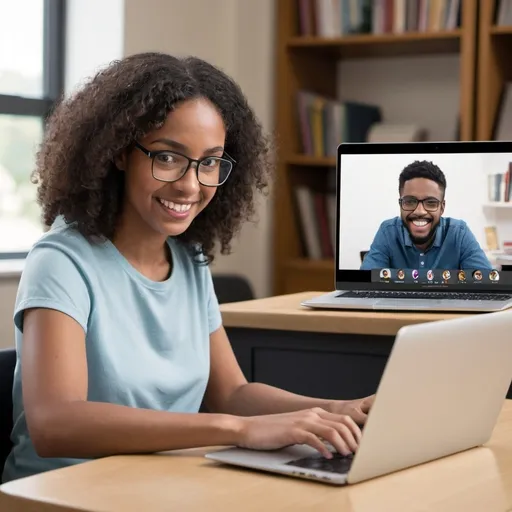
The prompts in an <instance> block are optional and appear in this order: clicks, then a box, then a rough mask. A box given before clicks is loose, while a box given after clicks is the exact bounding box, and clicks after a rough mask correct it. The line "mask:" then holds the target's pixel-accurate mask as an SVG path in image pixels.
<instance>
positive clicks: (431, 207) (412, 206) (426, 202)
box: [398, 196, 441, 212]
mask: <svg viewBox="0 0 512 512" xmlns="http://www.w3.org/2000/svg"><path fill="white" fill-rule="evenodd" d="M398 202H399V204H400V206H401V207H402V210H404V211H406V212H413V211H414V210H416V208H418V204H419V203H421V204H422V205H423V208H425V211H427V212H435V211H437V209H438V208H439V205H440V204H441V201H439V199H436V198H435V197H427V198H426V199H418V198H417V197H414V196H404V197H401V198H400V199H399V200H398Z"/></svg>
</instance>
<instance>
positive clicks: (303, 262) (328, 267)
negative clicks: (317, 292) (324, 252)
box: [286, 258, 334, 279]
mask: <svg viewBox="0 0 512 512" xmlns="http://www.w3.org/2000/svg"><path fill="white" fill-rule="evenodd" d="M286 267H287V268H288V269H291V270H299V271H301V272H303V271H310V272H311V271H313V272H330V273H331V274H332V276H333V279H334V260H310V259H308V258H295V259H292V260H289V261H288V262H287V263H286Z"/></svg>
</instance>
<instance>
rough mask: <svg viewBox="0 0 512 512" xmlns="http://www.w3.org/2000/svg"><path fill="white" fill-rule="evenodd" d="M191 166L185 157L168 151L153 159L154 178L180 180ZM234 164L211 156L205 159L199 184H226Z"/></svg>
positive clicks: (200, 170) (201, 166)
mask: <svg viewBox="0 0 512 512" xmlns="http://www.w3.org/2000/svg"><path fill="white" fill-rule="evenodd" d="M188 165H189V161H188V159H187V158H186V157H184V156H183V155H180V154H177V153H173V152H172V151H166V152H165V153H159V154H157V155H155V157H154V159H153V176H154V177H155V178H156V179H158V180H162V181H176V180H179V179H180V178H181V177H182V176H183V174H184V173H185V171H186V170H187V167H188ZM232 167H233V164H232V163H231V162H230V161H229V160H226V159H225V158H220V157H217V156H210V157H206V158H204V159H203V160H202V161H201V162H200V164H199V167H198V173H197V175H198V180H199V183H202V184H203V185H208V186H215V185H219V184H222V183H224V181H226V179H227V177H228V176H229V173H230V172H231V169H232Z"/></svg>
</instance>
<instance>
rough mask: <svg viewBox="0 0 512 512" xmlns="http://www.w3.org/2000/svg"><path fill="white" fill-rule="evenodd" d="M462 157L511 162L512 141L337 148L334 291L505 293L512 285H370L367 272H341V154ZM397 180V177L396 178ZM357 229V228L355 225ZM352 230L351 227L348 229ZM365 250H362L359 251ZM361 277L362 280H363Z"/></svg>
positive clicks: (351, 144) (348, 144) (353, 144)
mask: <svg viewBox="0 0 512 512" xmlns="http://www.w3.org/2000/svg"><path fill="white" fill-rule="evenodd" d="M446 153H451V154H457V153H460V154H464V153H510V154H511V162H512V141H461V142H430V141H429V142H345V143H342V144H340V145H339V146H338V151H337V158H336V198H337V201H336V250H335V286H336V290H408V291H411V290H413V291H418V290H432V291H435V290H440V291H459V292H461V293H463V292H469V291H471V292H473V293H474V292H475V291H481V292H489V291H493V292H495V293H506V292H511V291H512V285H511V286H506V285H504V284H484V283H482V284H474V285H473V284H466V285H464V286H460V285H457V284H453V285H438V286H436V285H432V284H414V283H413V284H410V285H409V284H405V283H379V282H375V281H374V282H372V281H371V275H370V272H371V271H369V270H355V269H354V270H344V269H340V268H339V267H340V256H341V255H340V250H339V248H340V225H341V223H342V222H343V220H342V219H341V172H342V171H341V160H342V156H343V155H372V154H373V155H379V154H380V155H383V154H432V155H435V154H446ZM397 180H398V177H397ZM354 228H355V229H357V225H356V224H354ZM351 229H352V228H351ZM362 249H364V248H362ZM363 276H365V278H364V279H363Z"/></svg>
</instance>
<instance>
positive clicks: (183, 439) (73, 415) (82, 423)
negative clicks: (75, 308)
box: [21, 308, 361, 458]
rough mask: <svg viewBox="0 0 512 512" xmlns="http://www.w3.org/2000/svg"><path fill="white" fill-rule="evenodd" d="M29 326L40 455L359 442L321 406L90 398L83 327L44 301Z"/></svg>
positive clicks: (34, 434)
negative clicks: (143, 405) (268, 407)
mask: <svg viewBox="0 0 512 512" xmlns="http://www.w3.org/2000/svg"><path fill="white" fill-rule="evenodd" d="M23 326H24V330H23V348H22V355H21V361H22V362H21V364H22V380H23V401H24V405H25V413H26V419H27V426H28V430H29V433H30V437H31V439H32V442H33V444H34V447H35V449H36V452H37V453H38V455H39V456H42V457H74V458H75V457H76V458H92V457H101V456H106V455H115V454H121V453H125V454H126V453H145V452H160V451H165V450H174V449H180V448H193V447H198V446H214V445H238V446H244V447H247V448H253V449H277V448H281V447H283V446H289V445H292V444H309V445H310V446H312V447H314V448H316V449H317V450H318V451H319V452H321V453H323V454H324V455H325V456H326V457H331V454H330V452H329V451H328V449H327V447H326V446H325V445H324V443H323V442H322V441H321V440H320V438H323V439H325V440H327V441H329V442H330V443H331V444H332V445H333V446H334V447H335V448H336V449H337V450H338V451H339V452H340V453H349V452H350V451H355V450H356V449H357V445H358V443H359V439H360V435H361V432H360V430H359V428H358V427H357V425H356V424H355V423H354V422H353V420H352V419H351V418H350V417H349V416H346V415H343V414H339V413H330V412H326V411H324V410H321V409H313V410H312V409H307V410H304V411H299V412H294V413H288V414H276V415H270V416H255V417H251V418H243V417H239V416H233V415H230V414H228V413H222V412H220V413H218V414H201V413H193V414H181V413H171V412H162V411H153V410H148V409H137V408H132V407H125V406H121V405H114V404H108V403H98V402H88V401H87V358H86V351H85V335H84V331H83V329H82V327H81V326H80V325H79V324H78V323H77V322H76V321H75V320H73V319H72V318H71V317H69V316H67V315H65V314H64V313H61V312H59V311H55V310H50V309H39V308H38V309H32V310H27V311H26V312H25V318H24V324H23ZM224 336H225V334H224ZM221 339H222V338H221ZM226 342H227V343H228V344H229V341H227V338H226ZM235 363H236V361H235ZM235 368H236V367H235ZM238 371H240V369H239V368H238ZM242 378H243V377H242ZM225 382H228V384H229V385H228V386H227V387H226V386H224V384H222V383H221V386H220V388H219V389H221V390H222V392H223V393H224V392H226V391H230V390H232V386H233V384H234V382H233V381H232V380H230V381H225ZM240 383H241V381H240ZM235 384H238V382H237V383H235ZM229 394H231V393H229ZM209 395H210V401H213V403H221V402H222V400H224V399H225V398H226V397H224V396H222V397H220V398H219V396H215V393H212V389H211V390H210V393H209ZM234 396H235V395H234ZM231 398H232V397H231ZM234 402H235V407H233V410H237V409H238V408H239V406H238V405H236V404H239V403H241V401H240V400H239V399H237V398H235V400H234ZM228 403H229V399H228ZM228 408H229V407H228Z"/></svg>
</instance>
